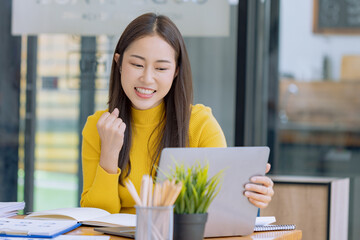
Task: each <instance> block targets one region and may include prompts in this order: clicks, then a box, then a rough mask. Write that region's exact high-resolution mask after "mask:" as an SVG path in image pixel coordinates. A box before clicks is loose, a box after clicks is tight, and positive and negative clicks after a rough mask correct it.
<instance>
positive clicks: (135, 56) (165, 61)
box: [130, 54, 171, 63]
mask: <svg viewBox="0 0 360 240" xmlns="http://www.w3.org/2000/svg"><path fill="white" fill-rule="evenodd" d="M130 57H134V58H139V59H141V60H144V61H145V58H144V57H142V56H139V55H136V54H131V55H130ZM156 62H164V63H171V61H169V60H165V59H160V60H156Z"/></svg>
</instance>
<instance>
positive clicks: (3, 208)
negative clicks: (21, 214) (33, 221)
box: [0, 202, 25, 218]
mask: <svg viewBox="0 0 360 240" xmlns="http://www.w3.org/2000/svg"><path fill="white" fill-rule="evenodd" d="M24 207H25V202H0V217H3V218H8V217H12V216H15V215H17V214H18V211H19V210H23V209H24Z"/></svg>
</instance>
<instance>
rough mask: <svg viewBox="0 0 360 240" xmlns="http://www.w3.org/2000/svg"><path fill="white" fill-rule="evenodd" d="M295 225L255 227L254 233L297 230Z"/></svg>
mask: <svg viewBox="0 0 360 240" xmlns="http://www.w3.org/2000/svg"><path fill="white" fill-rule="evenodd" d="M295 228H296V225H295V224H282V225H255V227H254V232H266V231H279V230H295Z"/></svg>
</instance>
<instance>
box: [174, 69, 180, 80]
mask: <svg viewBox="0 0 360 240" xmlns="http://www.w3.org/2000/svg"><path fill="white" fill-rule="evenodd" d="M178 74H179V67H177V68H176V71H175V74H174V78H176V77H177V75H178Z"/></svg>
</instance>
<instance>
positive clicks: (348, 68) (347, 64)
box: [340, 55, 360, 81]
mask: <svg viewBox="0 0 360 240" xmlns="http://www.w3.org/2000/svg"><path fill="white" fill-rule="evenodd" d="M340 79H341V81H360V55H345V56H343V57H342V59H341V75H340Z"/></svg>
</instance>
